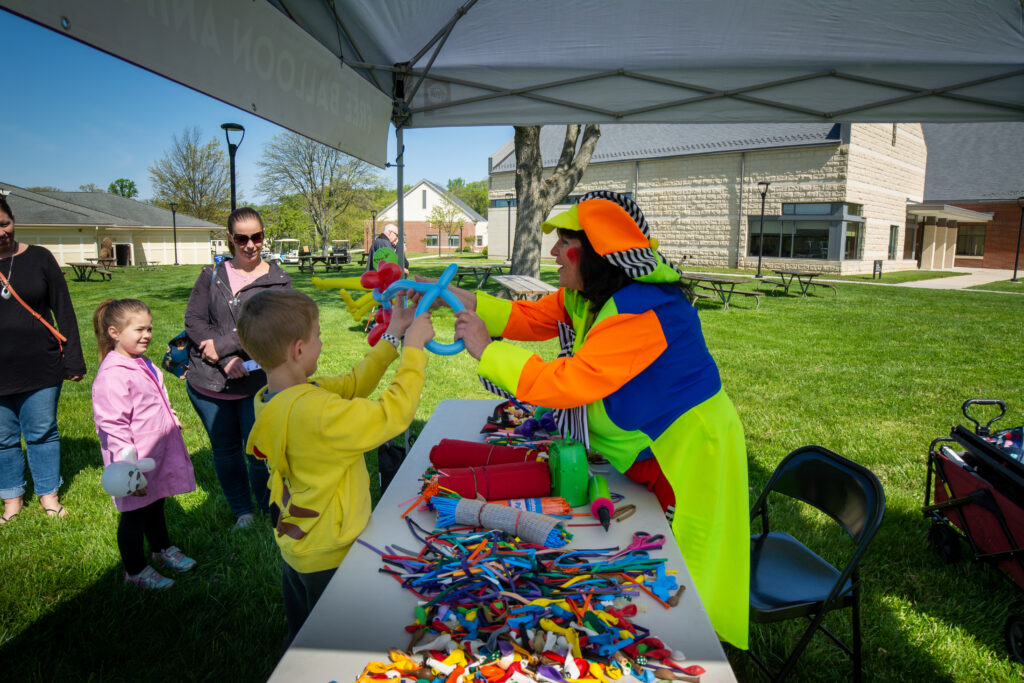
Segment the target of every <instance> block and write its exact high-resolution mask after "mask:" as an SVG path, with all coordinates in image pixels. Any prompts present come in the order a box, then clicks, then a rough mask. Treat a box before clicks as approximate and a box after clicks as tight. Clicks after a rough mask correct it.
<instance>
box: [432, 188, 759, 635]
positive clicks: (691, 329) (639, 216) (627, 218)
mask: <svg viewBox="0 0 1024 683" xmlns="http://www.w3.org/2000/svg"><path fill="white" fill-rule="evenodd" d="M542 229H543V230H544V232H551V231H552V230H556V229H557V230H558V241H557V242H556V243H555V246H554V247H553V248H552V250H551V255H552V256H554V257H555V261H556V262H557V264H558V266H559V269H558V284H559V287H560V288H559V290H558V291H557V292H555V293H554V294H550V295H548V296H546V297H544V298H543V299H541V300H539V301H536V302H530V301H516V302H512V301H508V300H505V299H499V298H496V297H493V296H490V295H488V294H485V293H483V292H476V293H472V292H468V291H466V290H460V289H458V288H454V287H453V288H452V290H453V291H454V292H455V293H456V295H457V296H458V297H459V300H460V301H461V302H462V303H463V305H464V306H465V310H464V311H462V312H460V313H458V314H457V316H456V324H455V338H456V339H462V340H463V341H464V342H465V346H466V349H467V351H468V352H469V353H470V355H472V356H473V357H474V358H476V359H478V360H479V361H480V365H479V373H480V376H481V378H482V379H483V380H484V382H485V384H487V385H488V386H489V387H491V388H494V389H497V390H498V391H499V392H504V393H508V394H512V395H514V396H515V397H516V398H518V399H519V400H521V401H526V402H528V403H532V404H535V405H542V406H548V407H551V408H554V409H556V410H555V412H556V420H557V422H558V424H559V428H560V430H561V431H562V433H563V434H565V435H566V436H572V437H573V438H576V439H578V440H580V441H583V442H584V443H586V444H587V445H588V448H589V449H590V450H593V451H596V452H597V453H600V454H601V455H602V456H604V457H605V458H607V459H608V460H609V461H610V462H611V463H612V464H613V465H614V466H615V467H616V469H618V470H619V471H620V472H624V473H625V474H626V475H627V476H628V477H630V478H631V479H633V480H635V481H638V482H641V483H643V484H646V485H647V486H648V487H649V488H650V489H651V490H653V491H654V493H655V494H656V495H657V496H658V500H659V502H660V503H661V505H662V508H663V509H664V510H665V511H666V514H667V515H668V516H669V518H670V519H671V524H672V531H673V533H674V534H675V537H676V540H677V541H678V543H679V547H680V549H681V550H682V553H683V557H684V558H685V560H686V564H687V567H688V568H689V570H690V574H691V575H692V577H693V581H694V584H695V586H696V588H697V590H698V591H699V593H700V596H701V599H702V601H703V602H704V606H705V608H706V609H707V612H708V615H709V616H710V618H711V623H712V624H713V625H714V627H715V629H716V631H717V632H718V634H719V636H720V637H721V638H722V639H723V640H727V641H728V642H730V643H732V644H733V645H736V646H737V647H740V648H744V649H745V648H746V647H747V631H748V617H747V614H748V609H749V607H748V590H749V564H750V562H749V556H750V549H749V543H750V541H749V538H750V533H749V517H748V514H749V513H748V509H747V506H748V501H747V457H746V447H745V444H744V438H743V427H742V425H741V424H740V420H739V417H738V416H737V414H736V410H735V409H734V407H733V404H732V402H731V401H730V400H729V397H728V396H727V395H726V393H725V391H724V390H723V388H722V382H721V379H720V377H719V374H718V368H717V366H716V365H715V361H714V359H713V358H712V357H711V354H710V353H709V352H708V349H707V345H706V344H705V342H704V336H703V333H702V332H701V327H700V320H699V319H698V317H697V311H696V310H695V309H694V308H693V306H691V305H690V303H689V301H688V299H687V298H686V296H685V295H684V292H683V290H682V288H681V286H680V274H679V273H678V272H677V271H676V270H675V269H674V268H673V267H672V266H671V265H670V264H669V263H667V262H666V261H665V260H664V258H663V257H662V256H661V254H659V253H658V252H657V243H656V242H655V240H653V239H651V238H650V234H649V233H650V231H649V228H648V226H647V221H646V220H645V218H644V215H643V212H642V211H641V210H640V207H638V206H637V205H636V204H635V203H634V202H633V201H632V200H631V199H629V198H628V197H626V196H624V195H621V194H618V193H615V192H606V191H599V192H590V193H587V194H585V195H583V197H582V198H581V199H580V201H579V203H578V204H576V205H575V206H573V207H572V208H571V209H569V210H568V211H565V212H563V213H560V214H558V215H555V216H553V217H552V218H550V219H549V220H547V221H546V222H545V223H544V224H543V225H542ZM498 336H500V337H504V338H506V339H515V340H525V341H538V340H543V339H551V338H554V337H558V339H559V341H560V342H561V346H562V352H561V353H560V354H559V356H558V358H557V359H555V360H550V361H545V360H543V359H541V358H540V357H539V356H538V355H536V354H534V353H533V352H531V351H530V350H528V349H525V348H522V347H520V346H516V345H513V344H510V343H507V342H504V341H494V340H493V339H492V338H493V337H498Z"/></svg>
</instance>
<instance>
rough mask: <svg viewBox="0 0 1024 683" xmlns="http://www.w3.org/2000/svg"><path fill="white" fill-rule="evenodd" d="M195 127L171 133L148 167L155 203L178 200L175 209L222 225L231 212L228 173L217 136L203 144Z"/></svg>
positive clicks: (167, 202)
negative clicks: (164, 148)
mask: <svg viewBox="0 0 1024 683" xmlns="http://www.w3.org/2000/svg"><path fill="white" fill-rule="evenodd" d="M201 135H202V133H201V132H200V130H199V128H198V127H197V126H191V127H187V128H185V129H184V130H183V131H182V133H181V136H180V137H179V136H177V135H175V136H173V138H172V142H171V148H170V149H169V150H167V151H165V152H164V156H163V157H162V158H161V159H160V160H159V161H157V162H156V163H154V164H153V165H152V166H150V167H149V177H150V179H151V180H152V181H153V190H154V192H155V193H156V197H155V198H156V203H157V205H159V206H164V207H167V206H168V205H169V203H170V202H177V203H178V211H180V212H181V213H187V214H189V215H190V216H195V217H196V218H201V219H202V220H205V221H210V222H211V223H220V224H221V225H224V224H225V223H226V222H227V216H228V213H230V211H231V172H230V167H229V166H228V160H227V155H226V154H225V153H224V150H223V149H222V148H221V146H220V143H219V142H218V141H217V139H216V138H212V139H210V140H209V141H208V142H207V143H205V144H203V143H202V142H201V140H200V136H201Z"/></svg>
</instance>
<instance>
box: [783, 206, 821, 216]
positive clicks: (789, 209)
mask: <svg viewBox="0 0 1024 683" xmlns="http://www.w3.org/2000/svg"><path fill="white" fill-rule="evenodd" d="M832 212H833V208H832V204H783V205H782V213H783V214H794V215H803V216H806V215H820V216H827V215H829V214H830V213H832Z"/></svg>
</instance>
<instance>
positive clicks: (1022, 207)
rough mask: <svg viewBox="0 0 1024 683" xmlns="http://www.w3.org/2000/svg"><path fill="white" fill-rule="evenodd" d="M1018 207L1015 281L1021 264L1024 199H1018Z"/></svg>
mask: <svg viewBox="0 0 1024 683" xmlns="http://www.w3.org/2000/svg"><path fill="white" fill-rule="evenodd" d="M1017 206H1018V207H1020V224H1019V225H1018V226H1017V251H1016V252H1014V254H1013V279H1012V280H1010V282H1016V281H1017V264H1018V263H1019V262H1020V230H1021V228H1024V197H1017Z"/></svg>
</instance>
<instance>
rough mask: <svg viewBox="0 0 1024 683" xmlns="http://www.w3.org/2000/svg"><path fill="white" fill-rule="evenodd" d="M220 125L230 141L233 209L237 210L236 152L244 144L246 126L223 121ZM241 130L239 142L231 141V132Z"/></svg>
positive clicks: (226, 138) (229, 153)
mask: <svg viewBox="0 0 1024 683" xmlns="http://www.w3.org/2000/svg"><path fill="white" fill-rule="evenodd" d="M220 127H221V128H223V129H224V139H225V140H227V141H228V157H229V158H230V159H231V210H232V211H234V210H235V152H237V151H238V147H239V145H241V144H242V140H244V139H245V127H244V126H242V124H240V123H222V124H220ZM233 132H234V133H237V132H241V133H242V137H240V138H238V142H231V133H233Z"/></svg>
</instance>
